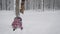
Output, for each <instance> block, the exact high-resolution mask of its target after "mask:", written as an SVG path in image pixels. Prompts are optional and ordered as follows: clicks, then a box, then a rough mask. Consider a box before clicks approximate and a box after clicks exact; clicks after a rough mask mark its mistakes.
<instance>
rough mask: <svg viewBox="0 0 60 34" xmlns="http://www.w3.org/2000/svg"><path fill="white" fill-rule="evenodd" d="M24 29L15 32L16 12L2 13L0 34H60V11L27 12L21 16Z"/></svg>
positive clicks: (0, 16) (0, 14)
mask: <svg viewBox="0 0 60 34" xmlns="http://www.w3.org/2000/svg"><path fill="white" fill-rule="evenodd" d="M20 16H21V17H22V19H23V27H24V29H23V30H22V31H21V30H20V29H17V30H16V31H15V32H13V30H12V27H11V23H12V22H13V20H14V17H15V12H14V11H0V34H60V11H54V12H53V11H44V12H39V11H33V10H27V11H25V13H24V14H21V15H20Z"/></svg>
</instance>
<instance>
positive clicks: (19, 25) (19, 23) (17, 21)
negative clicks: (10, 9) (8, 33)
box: [12, 17, 23, 31]
mask: <svg viewBox="0 0 60 34" xmlns="http://www.w3.org/2000/svg"><path fill="white" fill-rule="evenodd" d="M12 27H13V31H15V29H17V28H21V30H22V29H23V27H22V18H21V17H15V19H14V21H13V23H12Z"/></svg>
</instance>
